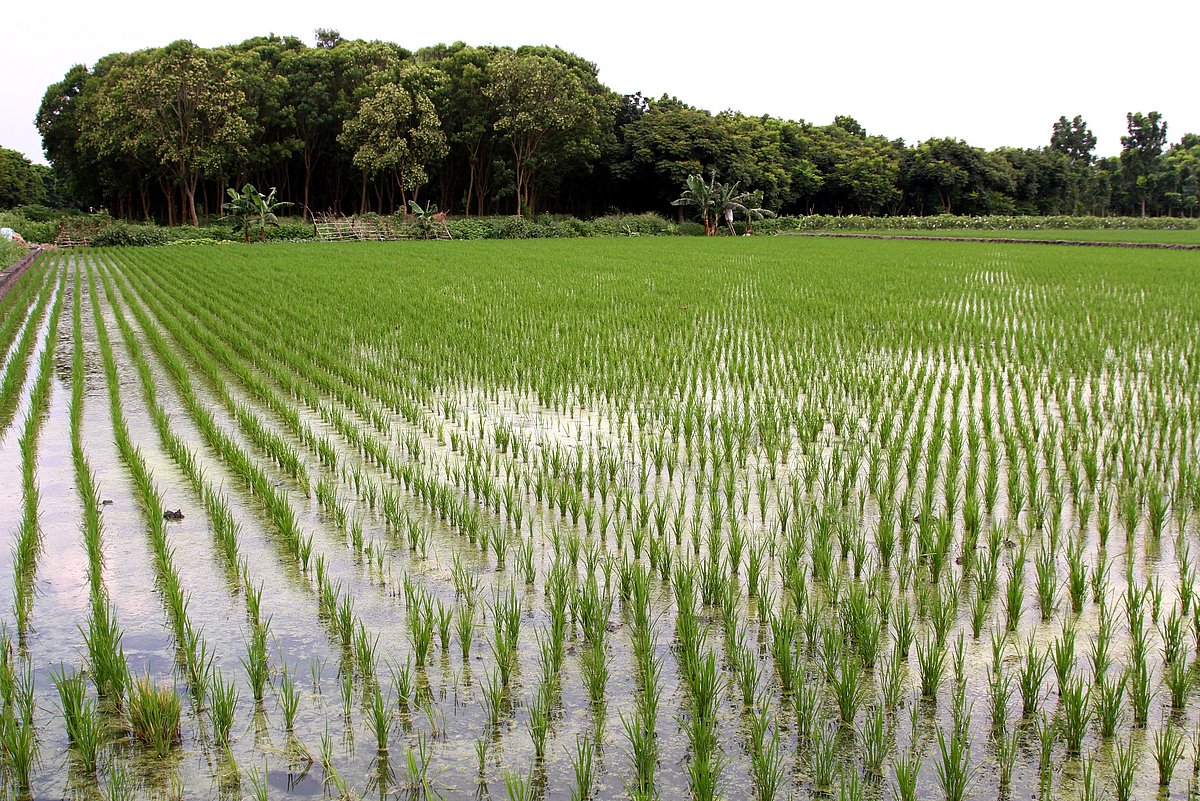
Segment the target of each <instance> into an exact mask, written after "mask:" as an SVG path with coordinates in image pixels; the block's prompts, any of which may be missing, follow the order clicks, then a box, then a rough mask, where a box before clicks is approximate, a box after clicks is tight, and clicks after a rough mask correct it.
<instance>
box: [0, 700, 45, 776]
mask: <svg viewBox="0 0 1200 801" xmlns="http://www.w3.org/2000/svg"><path fill="white" fill-rule="evenodd" d="M0 749H2V750H3V755H4V762H5V765H6V766H7V768H8V772H9V775H10V776H11V778H12V781H13V783H14V784H15V785H16V786H17V787H18V788H20V789H21V790H23V791H28V789H29V777H30V773H31V771H32V770H33V767H34V765H35V764H36V762H37V758H38V741H37V731H36V729H35V728H34V725H33V721H32V720H30V719H28V718H27V717H26V716H25V715H24V714H13V713H12V712H11V711H9V712H6V713H5V714H3V715H0Z"/></svg>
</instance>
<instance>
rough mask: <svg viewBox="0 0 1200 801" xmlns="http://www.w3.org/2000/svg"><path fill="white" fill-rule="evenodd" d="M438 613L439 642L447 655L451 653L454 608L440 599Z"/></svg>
mask: <svg viewBox="0 0 1200 801" xmlns="http://www.w3.org/2000/svg"><path fill="white" fill-rule="evenodd" d="M436 614H437V621H436V622H437V631H438V644H439V645H440V646H441V648H442V654H443V656H445V655H448V654H449V653H450V625H451V623H453V622H454V610H453V609H452V608H451V607H448V606H446V605H445V604H443V603H442V602H441V601H439V602H438V605H437V613H436Z"/></svg>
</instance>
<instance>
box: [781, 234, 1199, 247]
mask: <svg viewBox="0 0 1200 801" xmlns="http://www.w3.org/2000/svg"><path fill="white" fill-rule="evenodd" d="M783 236H817V237H826V238H833V239H912V240H916V241H924V242H987V243H991V244H1000V245H1074V246H1076V247H1092V248H1095V247H1102V248H1152V249H1157V250H1200V245H1195V244H1183V243H1170V242H1100V241H1096V240H1080V239H1017V238H1013V237H978V236H915V235H911V234H843V233H825V232H818V231H796V232H788V233H785V234H783Z"/></svg>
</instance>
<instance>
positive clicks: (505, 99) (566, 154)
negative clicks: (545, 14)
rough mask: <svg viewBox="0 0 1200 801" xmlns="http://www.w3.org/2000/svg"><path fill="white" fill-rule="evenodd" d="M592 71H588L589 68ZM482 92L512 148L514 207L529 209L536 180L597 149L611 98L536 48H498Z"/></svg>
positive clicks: (588, 157)
mask: <svg viewBox="0 0 1200 801" xmlns="http://www.w3.org/2000/svg"><path fill="white" fill-rule="evenodd" d="M592 69H593V72H594V68H592ZM489 71H490V80H489V81H488V83H487V88H486V89H485V90H484V93H485V95H486V96H487V97H488V98H489V99H490V100H491V101H492V102H493V103H495V105H496V112H497V115H498V116H497V119H496V124H495V128H496V131H497V132H499V133H500V134H502V135H503V136H504V138H505V139H506V140H507V142H508V145H509V147H510V148H511V149H512V154H513V167H514V170H515V172H516V187H515V188H516V196H517V211H518V212H521V213H532V212H533V211H534V206H535V193H536V191H537V189H538V188H539V183H540V182H544V181H545V180H546V179H547V178H550V177H552V176H553V173H555V172H556V171H563V170H565V169H566V168H568V167H569V166H571V165H573V164H578V163H580V162H588V161H591V160H594V159H595V158H597V157H598V156H599V155H600V146H601V144H602V141H603V135H604V129H603V125H602V123H603V122H604V121H605V120H608V121H611V119H612V111H613V106H614V105H615V98H614V97H613V96H612V94H611V93H609V92H607V91H605V92H602V93H599V92H594V91H589V87H588V86H587V85H586V83H585V80H584V76H581V75H580V74H579V72H578V70H577V69H573V68H572V67H571V66H568V65H567V64H565V63H563V61H562V60H560V59H559V58H555V57H553V56H551V55H549V54H545V55H543V54H542V53H539V52H515V53H514V52H501V53H499V54H497V55H496V57H495V58H493V59H492V61H491V64H490V67H489Z"/></svg>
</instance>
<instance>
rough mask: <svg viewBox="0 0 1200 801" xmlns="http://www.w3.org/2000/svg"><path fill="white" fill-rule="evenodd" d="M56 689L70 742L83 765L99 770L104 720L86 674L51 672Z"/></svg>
mask: <svg viewBox="0 0 1200 801" xmlns="http://www.w3.org/2000/svg"><path fill="white" fill-rule="evenodd" d="M51 677H52V680H53V681H54V687H55V689H56V690H57V691H58V698H59V705H60V707H61V709H62V713H63V719H64V721H65V723H66V727H67V739H68V740H70V742H71V745H72V747H73V748H74V749H75V752H76V754H77V755H78V757H79V759H80V762H81V763H82V765H83V766H84V768H85V769H86V770H88V771H89V772H91V771H95V770H96V768H97V766H98V762H99V754H100V745H101V739H102V734H101V728H100V718H99V716H98V714H97V711H96V706H95V704H94V703H93V702H92V701H91V700H90V699H89V698H88V697H87V684H86V682H85V680H84V676H83V673H81V672H79V671H73V672H71V673H67V672H66V671H64V670H61V669H60V670H59V671H57V672H53V671H52V673H51Z"/></svg>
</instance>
